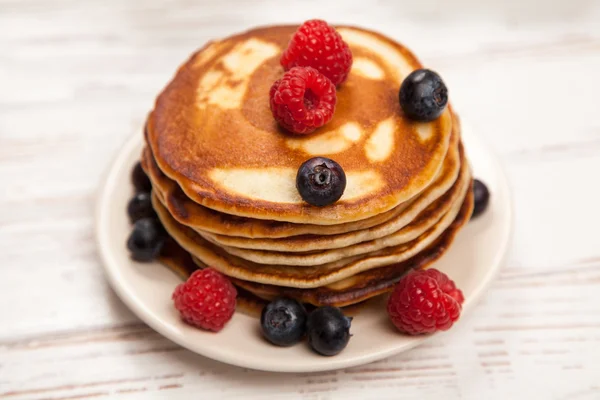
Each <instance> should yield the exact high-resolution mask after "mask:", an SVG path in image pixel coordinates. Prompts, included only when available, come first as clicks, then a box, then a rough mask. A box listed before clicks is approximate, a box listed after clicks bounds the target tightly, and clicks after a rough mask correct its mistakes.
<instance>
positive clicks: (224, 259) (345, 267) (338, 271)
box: [152, 191, 472, 288]
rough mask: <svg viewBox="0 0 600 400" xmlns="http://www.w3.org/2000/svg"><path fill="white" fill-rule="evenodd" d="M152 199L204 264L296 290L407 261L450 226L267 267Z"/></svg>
mask: <svg viewBox="0 0 600 400" xmlns="http://www.w3.org/2000/svg"><path fill="white" fill-rule="evenodd" d="M152 197H153V198H152V200H153V205H154V208H155V210H156V211H157V214H158V216H159V218H160V220H161V222H162V223H163V225H164V227H165V229H166V230H167V232H168V233H169V235H170V236H171V237H172V238H173V239H175V240H176V241H177V242H178V243H179V244H180V245H181V247H183V248H184V249H186V250H187V251H188V252H190V253H191V254H192V255H193V256H194V257H196V258H198V259H199V260H200V261H202V262H204V263H205V264H207V265H210V266H211V267H212V268H214V269H216V270H218V271H220V272H221V273H223V274H225V275H227V276H229V277H232V278H238V279H242V280H249V281H253V282H257V283H264V284H270V285H277V286H288V287H295V288H316V287H320V286H324V285H329V284H332V283H334V282H338V281H341V280H343V279H345V278H348V277H351V276H353V275H355V274H358V273H360V272H363V271H367V270H370V269H373V268H377V267H381V266H384V265H389V264H394V263H398V262H402V261H405V260H407V259H409V258H410V257H412V256H414V255H416V254H418V253H419V252H420V251H422V250H424V249H425V248H427V247H428V246H430V245H431V244H432V243H433V242H434V241H435V239H437V238H438V237H439V236H440V235H441V234H442V233H443V232H444V230H446V228H447V227H448V225H449V224H448V223H446V221H444V223H442V222H440V223H438V224H436V225H434V227H432V228H431V229H429V230H428V231H427V232H425V233H424V234H423V235H421V236H419V237H418V238H417V239H415V240H413V241H411V242H408V243H405V244H402V245H399V246H392V247H387V248H385V249H382V250H379V251H375V252H372V253H368V254H364V255H361V256H355V257H348V258H344V259H342V260H339V261H335V262H331V263H327V264H323V265H318V266H306V267H298V266H285V265H266V264H259V263H254V262H251V261H247V260H243V259H241V258H239V257H235V256H233V255H231V254H229V253H227V252H226V251H225V250H223V249H222V248H220V247H218V246H215V245H213V244H212V243H210V242H208V241H207V240H205V239H203V238H202V237H201V236H200V235H198V233H197V232H195V231H194V230H192V229H190V228H188V227H186V226H183V225H181V224H178V223H177V222H176V221H175V220H174V219H173V218H172V217H171V216H170V215H169V213H168V211H167V210H166V209H165V208H164V206H162V204H161V202H160V201H159V200H158V199H157V197H156V195H153V196H152ZM471 197H472V193H471V191H468V193H467V196H466V200H465V202H464V204H468V203H470V202H472V199H471V200H469V199H470V198H471ZM457 211H458V210H457ZM449 222H450V223H451V222H452V220H450V221H449Z"/></svg>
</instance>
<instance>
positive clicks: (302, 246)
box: [197, 148, 469, 258]
mask: <svg viewBox="0 0 600 400" xmlns="http://www.w3.org/2000/svg"><path fill="white" fill-rule="evenodd" d="M451 153H459V152H458V151H457V150H456V149H453V151H451ZM454 156H456V157H454ZM459 157H460V158H462V160H461V161H460V162H459V161H458V158H459ZM451 158H452V159H451V160H447V161H448V162H447V163H446V166H445V167H444V168H445V169H452V171H453V170H454V167H456V166H458V165H459V164H460V171H461V172H460V174H461V175H460V176H459V177H458V179H457V181H456V182H454V185H453V186H452V187H451V188H450V189H449V190H448V191H447V192H446V193H445V194H444V195H442V196H441V197H438V198H437V199H435V200H434V201H433V202H431V199H432V198H433V197H436V195H437V193H433V192H437V191H438V187H437V185H433V186H430V187H429V188H427V190H426V191H425V192H424V193H423V195H422V196H419V197H418V198H417V199H415V200H414V201H412V202H411V203H410V204H409V205H408V206H406V207H404V208H403V210H402V211H401V212H399V213H398V215H396V216H395V217H393V218H391V219H390V220H388V221H386V222H384V223H382V224H379V225H377V226H374V227H371V228H368V229H363V230H357V231H353V232H348V233H343V234H339V235H329V236H323V235H302V236H295V237H291V238H283V239H248V238H240V237H233V236H226V235H214V234H210V233H207V232H203V231H201V230H197V232H198V233H200V235H201V236H202V237H204V238H205V239H206V240H208V241H210V242H212V243H214V244H216V245H219V246H222V247H224V248H230V247H234V248H240V249H253V250H266V251H280V252H288V253H294V252H308V251H311V252H314V251H318V250H330V249H339V248H342V247H347V246H351V245H353V244H356V243H361V242H366V241H370V240H375V239H379V238H382V237H384V236H388V235H390V234H392V233H395V232H398V231H399V230H400V229H402V228H405V227H407V225H409V224H411V225H412V224H413V221H414V220H415V219H416V218H417V216H419V215H420V214H422V213H423V212H424V210H425V209H427V208H428V209H430V212H428V213H427V215H428V216H429V220H430V221H433V220H434V219H435V220H437V219H439V218H440V217H441V215H442V214H444V213H445V212H447V211H448V209H449V208H450V205H451V203H452V202H453V201H454V199H455V198H453V197H452V194H454V196H456V195H457V194H458V192H459V188H458V186H459V184H460V182H459V181H462V183H464V181H466V180H467V179H468V175H469V171H468V170H469V168H468V165H467V164H466V159H465V158H464V155H463V154H462V148H461V151H460V155H459V154H452V157H451ZM440 179H442V178H440ZM463 186H464V185H463ZM434 212H435V213H436V215H437V216H433V215H432V214H433V213H434ZM423 217H424V216H421V220H422V219H423ZM420 226H421V227H426V222H425V221H422V223H421V224H420ZM411 230H412V231H413V232H415V231H416V230H417V229H416V227H414V226H411ZM423 231H424V230H422V231H421V233H422V232H423ZM419 234H420V233H419ZM419 234H417V236H418V235H419ZM413 238H414V237H413ZM409 240H410V239H409ZM234 254H235V253H234ZM244 258H245V257H244Z"/></svg>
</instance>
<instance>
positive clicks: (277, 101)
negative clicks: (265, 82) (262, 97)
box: [269, 67, 337, 134]
mask: <svg viewBox="0 0 600 400" xmlns="http://www.w3.org/2000/svg"><path fill="white" fill-rule="evenodd" d="M269 98H270V100H271V112H272V113H273V117H275V119H276V120H277V122H279V123H280V124H281V126H283V127H284V128H286V129H287V130H289V131H291V132H294V133H300V134H305V133H310V132H312V131H314V130H315V129H317V128H319V127H321V126H323V125H325V124H326V123H327V122H329V121H330V120H331V118H332V117H333V112H334V111H335V103H336V101H337V96H336V94H335V86H333V83H331V81H330V80H329V79H327V78H326V77H325V76H323V75H322V74H321V73H320V72H319V71H317V70H316V69H314V68H310V67H294V68H292V69H290V70H289V71H288V72H286V73H285V74H284V75H283V78H281V79H280V80H278V81H276V82H275V83H274V84H273V86H271V90H270V92H269Z"/></svg>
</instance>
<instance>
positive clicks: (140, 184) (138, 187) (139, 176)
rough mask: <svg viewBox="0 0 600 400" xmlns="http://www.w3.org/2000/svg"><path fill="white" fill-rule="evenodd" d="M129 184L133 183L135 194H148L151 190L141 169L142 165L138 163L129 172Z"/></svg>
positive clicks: (148, 180) (150, 185) (148, 181)
mask: <svg viewBox="0 0 600 400" xmlns="http://www.w3.org/2000/svg"><path fill="white" fill-rule="evenodd" d="M131 183H133V186H134V187H135V191H136V192H150V191H151V190H152V184H151V183H150V179H148V176H147V175H146V173H145V172H144V170H143V169H142V164H140V163H139V162H138V163H137V164H135V166H134V167H133V170H132V171H131Z"/></svg>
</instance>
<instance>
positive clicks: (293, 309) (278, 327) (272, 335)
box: [260, 298, 307, 346]
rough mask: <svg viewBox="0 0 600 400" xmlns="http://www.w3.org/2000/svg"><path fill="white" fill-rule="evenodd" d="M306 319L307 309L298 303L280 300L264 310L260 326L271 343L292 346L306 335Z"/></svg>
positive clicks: (276, 300) (284, 299)
mask: <svg viewBox="0 0 600 400" xmlns="http://www.w3.org/2000/svg"><path fill="white" fill-rule="evenodd" d="M306 318H307V315H306V309H304V307H303V306H302V304H300V303H299V302H298V301H296V300H293V299H287V298H278V299H275V300H273V301H272V302H270V303H269V304H267V305H266V306H265V308H263V310H262V314H261V315H260V325H261V327H262V331H263V334H264V336H265V338H267V340H269V341H270V342H271V343H273V344H275V345H277V346H291V345H293V344H296V343H298V342H299V341H300V340H301V339H302V338H303V337H304V335H305V334H306Z"/></svg>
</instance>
